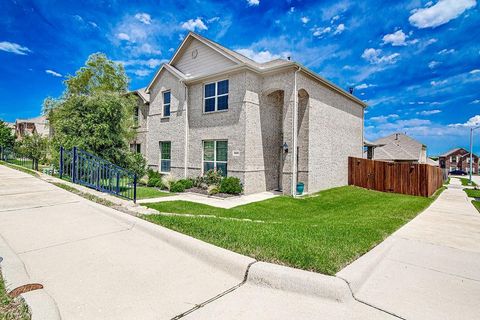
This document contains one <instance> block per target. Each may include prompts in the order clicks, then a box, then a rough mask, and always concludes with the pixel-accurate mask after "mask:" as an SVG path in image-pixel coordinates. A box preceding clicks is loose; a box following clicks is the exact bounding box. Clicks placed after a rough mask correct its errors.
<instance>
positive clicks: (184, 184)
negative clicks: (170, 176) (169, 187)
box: [178, 179, 193, 189]
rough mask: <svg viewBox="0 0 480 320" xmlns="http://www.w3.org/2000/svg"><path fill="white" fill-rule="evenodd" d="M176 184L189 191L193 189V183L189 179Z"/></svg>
mask: <svg viewBox="0 0 480 320" xmlns="http://www.w3.org/2000/svg"><path fill="white" fill-rule="evenodd" d="M178 182H179V183H181V184H183V186H184V187H185V189H190V188H192V187H193V181H192V180H191V179H180V180H178Z"/></svg>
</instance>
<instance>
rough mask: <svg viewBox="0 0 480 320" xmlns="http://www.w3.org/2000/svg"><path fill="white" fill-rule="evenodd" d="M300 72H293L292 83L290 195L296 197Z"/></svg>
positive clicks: (299, 68) (300, 68)
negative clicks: (298, 81)
mask: <svg viewBox="0 0 480 320" xmlns="http://www.w3.org/2000/svg"><path fill="white" fill-rule="evenodd" d="M300 70H302V67H300V66H299V67H298V70H295V74H294V82H293V91H294V96H293V117H292V122H293V132H292V140H293V154H292V156H293V159H292V160H293V161H292V195H293V196H294V197H296V196H297V172H298V159H297V145H298V141H297V140H298V132H297V131H298V119H297V118H298V92H297V73H298V72H299V71H300Z"/></svg>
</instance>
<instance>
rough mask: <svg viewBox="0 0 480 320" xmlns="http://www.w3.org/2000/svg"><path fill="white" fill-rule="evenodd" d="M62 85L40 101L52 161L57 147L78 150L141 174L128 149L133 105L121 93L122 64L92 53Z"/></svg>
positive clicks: (125, 81) (123, 88) (124, 78)
mask: <svg viewBox="0 0 480 320" xmlns="http://www.w3.org/2000/svg"><path fill="white" fill-rule="evenodd" d="M65 85H66V89H65V92H64V94H63V96H62V97H61V98H59V99H52V98H47V99H45V101H44V107H43V109H44V112H45V113H46V114H47V115H48V119H49V122H50V126H51V128H52V131H53V140H52V148H53V149H54V150H55V152H53V155H54V157H55V158H57V159H58V150H59V149H60V146H63V147H65V148H68V149H70V148H72V147H74V146H77V147H79V148H81V149H84V150H86V151H89V152H92V153H94V154H96V155H98V156H100V157H102V158H104V159H107V160H109V161H111V162H113V163H115V164H117V165H119V166H122V167H127V168H129V169H133V170H139V172H141V171H142V170H144V163H143V167H142V163H141V161H137V160H136V159H135V156H134V155H133V154H132V152H131V151H130V149H129V141H131V140H132V138H133V137H134V136H135V131H134V129H133V112H134V109H135V107H136V104H137V101H136V98H135V97H134V96H133V95H127V94H125V93H126V92H127V88H128V77H127V75H126V74H125V70H124V68H123V66H122V65H120V64H117V63H115V62H113V61H111V60H109V59H108V58H107V57H106V56H105V55H104V54H98V53H96V54H93V55H91V56H90V57H89V58H88V60H87V62H86V64H85V66H84V67H82V68H80V70H78V71H77V72H76V74H75V76H69V77H68V79H67V80H65Z"/></svg>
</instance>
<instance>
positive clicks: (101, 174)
mask: <svg viewBox="0 0 480 320" xmlns="http://www.w3.org/2000/svg"><path fill="white" fill-rule="evenodd" d="M59 175H60V178H61V179H67V180H70V181H71V182H73V183H77V184H81V185H84V186H87V187H90V188H93V189H95V190H98V191H102V192H106V193H110V194H114V195H117V196H120V197H122V198H125V199H128V200H133V202H136V200H137V176H136V175H135V174H134V173H133V172H130V171H128V170H126V169H124V168H121V167H119V166H117V165H115V164H113V163H111V162H109V161H107V160H105V159H102V158H100V157H98V156H96V155H93V154H91V153H89V152H86V151H84V150H82V149H79V148H77V147H74V148H72V149H71V150H67V149H64V148H63V147H60V167H59Z"/></svg>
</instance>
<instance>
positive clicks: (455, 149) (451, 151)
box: [439, 148, 467, 157]
mask: <svg viewBox="0 0 480 320" xmlns="http://www.w3.org/2000/svg"><path fill="white" fill-rule="evenodd" d="M462 149H463V148H454V149H451V150H449V151H447V152H445V153H444V154H441V155H439V157H448V156H449V155H450V154H452V153H454V152H457V151H459V150H462ZM463 150H465V149H463ZM465 151H467V150H465Z"/></svg>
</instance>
